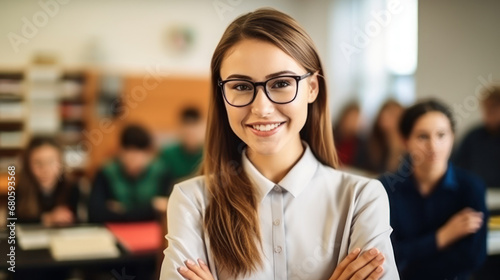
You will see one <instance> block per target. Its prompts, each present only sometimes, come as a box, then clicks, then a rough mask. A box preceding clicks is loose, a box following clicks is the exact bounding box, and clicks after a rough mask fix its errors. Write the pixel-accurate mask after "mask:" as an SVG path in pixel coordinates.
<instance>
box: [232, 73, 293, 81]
mask: <svg viewBox="0 0 500 280" xmlns="http://www.w3.org/2000/svg"><path fill="white" fill-rule="evenodd" d="M287 74H288V75H296V73H295V72H293V71H291V70H283V71H279V72H275V73H272V74H269V75H267V76H266V79H271V78H274V77H278V76H281V75H287ZM226 79H227V80H229V79H245V80H251V81H253V79H252V77H250V76H247V75H242V74H231V75H229V76H228V77H227V78H226Z"/></svg>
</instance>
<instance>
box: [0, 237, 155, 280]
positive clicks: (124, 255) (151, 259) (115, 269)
mask: <svg viewBox="0 0 500 280" xmlns="http://www.w3.org/2000/svg"><path fill="white" fill-rule="evenodd" d="M7 234H8V232H7V231H0V270H2V271H5V272H6V273H7V275H9V274H11V272H9V271H7V269H8V267H10V265H9V264H8V263H7V261H8V257H7V253H8V252H9V247H10V245H9V244H8V243H7V236H8V235H7ZM117 247H118V250H119V252H120V253H119V256H118V257H114V258H102V259H85V260H67V261H66V260H65V261H57V260H55V259H54V258H53V257H52V255H51V253H50V251H49V249H37V250H23V249H21V248H20V246H19V245H18V244H17V246H16V251H15V253H16V266H15V269H16V272H18V271H25V272H31V271H41V270H42V271H43V270H64V269H79V270H82V271H92V270H100V271H104V272H105V273H106V274H108V273H109V278H108V279H113V275H114V274H117V275H122V270H123V269H125V271H127V269H129V268H130V267H137V266H141V267H148V268H153V269H154V267H155V264H156V263H157V260H158V257H159V254H160V252H159V250H153V251H144V252H140V253H130V252H128V251H127V250H126V249H125V248H123V247H122V246H121V244H120V243H117ZM153 273H154V271H153Z"/></svg>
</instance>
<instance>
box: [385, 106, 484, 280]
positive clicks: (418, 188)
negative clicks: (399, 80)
mask: <svg viewBox="0 0 500 280" xmlns="http://www.w3.org/2000/svg"><path fill="white" fill-rule="evenodd" d="M399 130H400V132H401V135H402V137H403V139H404V142H405V146H406V148H407V151H408V155H409V157H408V159H407V160H406V161H405V162H403V164H402V165H401V166H400V167H399V169H398V171H397V172H396V173H386V174H384V175H383V176H382V177H380V181H381V182H382V184H383V185H384V187H385V188H386V191H387V194H388V196H389V202H390V209H391V226H392V228H393V229H394V232H393V234H392V236H391V238H392V242H393V246H394V254H395V257H396V263H397V264H398V269H399V272H400V276H401V279H415V280H421V279H426V280H432V279H436V280H437V279H439V280H441V279H456V280H462V279H463V280H465V279H469V278H468V277H470V275H471V273H472V272H473V271H474V270H476V269H477V268H479V266H480V265H481V264H482V263H483V261H484V260H485V258H486V231H487V228H486V224H487V223H486V221H487V218H488V212H487V209H486V205H485V184H484V182H483V181H482V180H481V179H480V178H479V177H476V176H474V175H471V174H470V173H468V172H466V171H465V170H463V169H460V168H458V167H455V166H454V165H453V164H451V163H450V162H449V157H450V153H451V150H452V146H453V138H454V132H455V123H454V120H453V117H452V114H451V112H450V110H449V109H448V108H447V107H446V106H445V105H444V104H442V103H440V102H438V101H435V100H430V101H425V102H420V103H418V104H415V105H413V106H411V107H410V108H408V109H407V110H406V111H405V112H404V113H403V116H402V118H401V121H400V126H399Z"/></svg>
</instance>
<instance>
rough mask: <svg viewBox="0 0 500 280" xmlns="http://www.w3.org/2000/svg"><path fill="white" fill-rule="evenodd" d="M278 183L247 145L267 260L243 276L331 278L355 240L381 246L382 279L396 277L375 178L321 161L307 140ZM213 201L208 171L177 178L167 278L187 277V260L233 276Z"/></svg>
mask: <svg viewBox="0 0 500 280" xmlns="http://www.w3.org/2000/svg"><path fill="white" fill-rule="evenodd" d="M303 143H304V146H305V151H304V153H303V155H302V157H301V158H300V160H299V161H298V162H297V163H296V164H295V165H294V166H293V167H292V169H291V170H290V171H289V172H288V173H287V175H286V176H285V177H284V178H283V179H282V180H281V181H280V182H279V183H278V184H275V183H273V182H272V181H270V180H269V179H267V178H265V177H264V176H263V175H262V174H261V173H260V172H259V171H258V170H257V169H256V168H255V166H254V165H253V164H252V163H251V162H250V160H249V159H248V158H247V156H246V154H245V152H243V153H242V165H243V171H244V172H246V174H247V175H248V177H249V178H250V180H251V181H252V182H253V183H254V186H255V187H256V189H257V197H258V201H260V204H259V207H260V208H259V216H260V229H261V236H262V248H263V252H262V256H263V266H262V268H261V269H260V270H259V271H257V272H256V273H253V274H251V275H247V276H246V277H240V278H238V279H256V280H268V279H269V280H270V279H276V280H278V279H279V280H284V279H311V280H328V279H329V277H330V276H331V275H332V273H333V271H334V269H335V267H336V266H337V265H338V264H339V263H340V262H341V261H342V260H343V259H344V258H345V257H346V256H347V254H348V253H349V252H351V251H352V250H354V249H355V248H358V247H359V248H361V249H362V252H363V251H365V250H368V249H370V248H373V247H375V248H377V249H379V250H380V251H382V252H383V253H384V255H385V257H386V260H385V263H384V275H383V276H382V278H381V279H384V280H398V279H399V276H398V271H397V268H396V264H395V261H394V254H393V249H392V244H391V240H390V234H391V232H392V228H391V226H390V224H389V202H388V199H387V194H386V192H385V190H384V188H383V186H382V184H381V183H380V182H379V181H377V180H372V179H368V178H364V177H359V176H355V175H352V174H348V173H345V172H341V171H338V170H335V169H333V168H331V167H329V166H325V165H323V164H321V163H320V162H319V161H318V160H317V159H316V157H315V156H314V154H313V153H312V151H311V149H310V148H309V146H308V145H307V144H306V143H305V142H303ZM207 203H208V195H207V190H206V188H205V181H204V178H203V177H202V176H198V177H195V178H192V179H190V180H187V181H184V182H182V183H179V184H177V185H176V186H175V187H174V190H173V192H172V194H171V196H170V199H169V205H168V211H167V213H168V234H167V236H166V238H167V240H168V244H169V246H168V248H167V249H165V251H164V254H165V258H164V260H163V264H162V267H161V275H160V279H161V280H173V279H184V278H183V277H182V276H181V275H180V274H179V272H178V271H177V268H178V267H180V266H183V265H184V263H183V262H184V261H185V260H187V259H191V260H193V261H196V260H197V259H198V258H200V259H202V260H203V261H205V262H206V263H207V264H208V265H209V267H210V270H211V272H212V274H213V275H214V278H215V279H216V280H217V279H219V280H225V279H233V278H231V277H230V276H229V275H227V273H224V271H219V270H218V269H217V264H216V263H215V262H214V259H213V256H212V254H211V250H210V246H209V239H208V236H207V234H206V233H205V231H204V228H203V218H204V215H205V209H206V207H207Z"/></svg>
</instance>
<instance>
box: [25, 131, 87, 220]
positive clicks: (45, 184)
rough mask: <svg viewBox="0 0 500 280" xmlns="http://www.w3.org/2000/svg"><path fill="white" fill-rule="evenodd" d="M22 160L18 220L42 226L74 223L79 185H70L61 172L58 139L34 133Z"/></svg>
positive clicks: (60, 152) (62, 167) (61, 165)
mask: <svg viewBox="0 0 500 280" xmlns="http://www.w3.org/2000/svg"><path fill="white" fill-rule="evenodd" d="M22 161H23V162H22V165H23V170H22V174H21V176H20V178H19V180H20V181H19V184H18V186H19V188H18V193H17V205H18V209H17V215H18V219H19V220H18V221H19V222H20V223H42V224H43V225H44V226H61V225H69V224H72V223H74V222H75V221H76V205H77V201H78V189H77V188H73V187H72V185H70V183H69V180H68V178H67V176H66V174H65V173H64V164H63V161H62V150H61V147H60V146H59V145H58V143H57V142H56V141H55V140H54V139H52V138H49V137H34V138H33V139H31V141H30V142H29V144H28V146H27V147H26V150H25V151H24V155H23V159H22Z"/></svg>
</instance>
